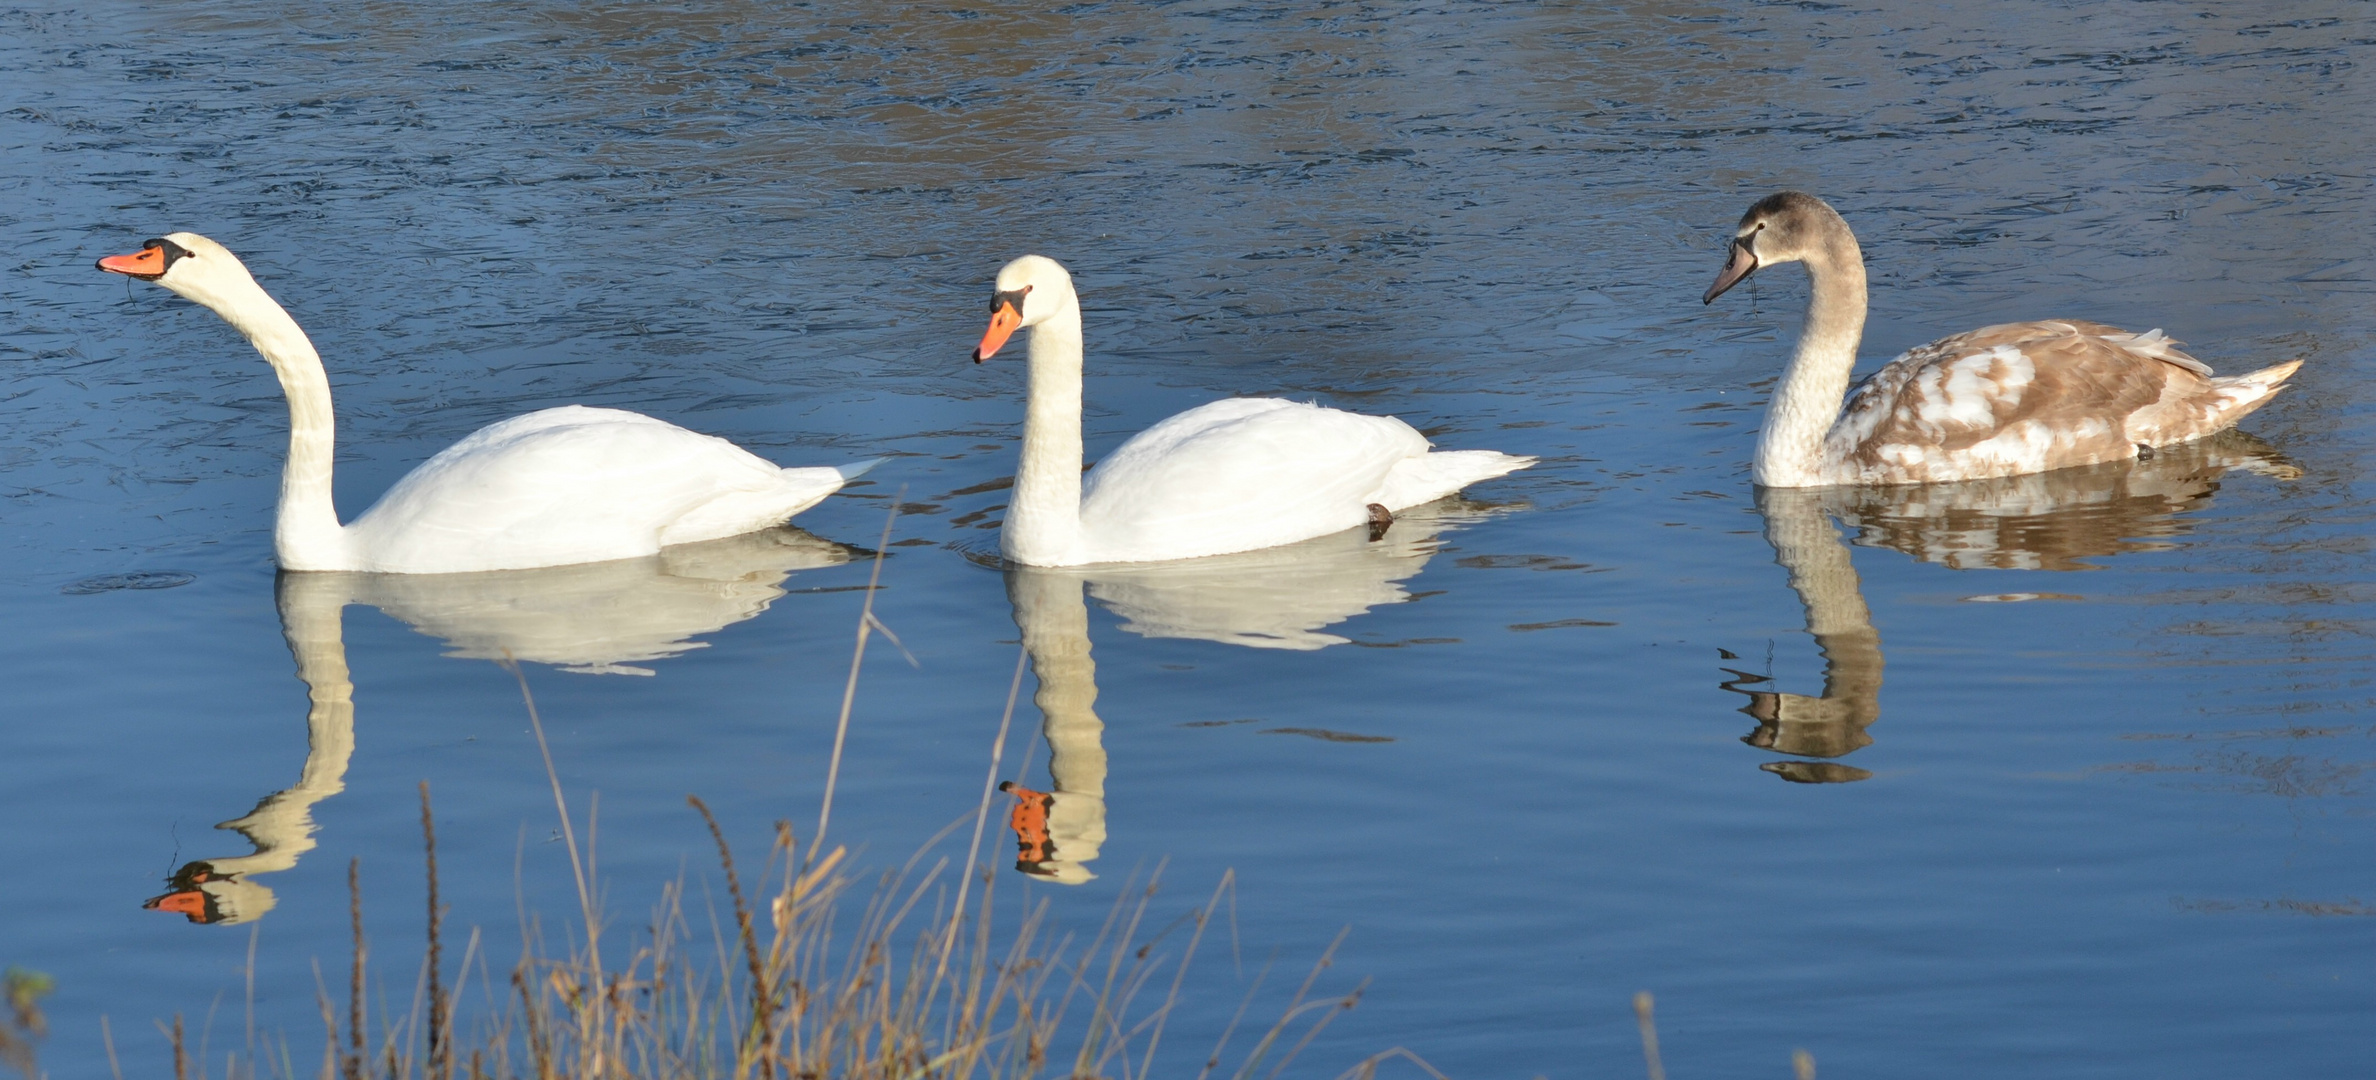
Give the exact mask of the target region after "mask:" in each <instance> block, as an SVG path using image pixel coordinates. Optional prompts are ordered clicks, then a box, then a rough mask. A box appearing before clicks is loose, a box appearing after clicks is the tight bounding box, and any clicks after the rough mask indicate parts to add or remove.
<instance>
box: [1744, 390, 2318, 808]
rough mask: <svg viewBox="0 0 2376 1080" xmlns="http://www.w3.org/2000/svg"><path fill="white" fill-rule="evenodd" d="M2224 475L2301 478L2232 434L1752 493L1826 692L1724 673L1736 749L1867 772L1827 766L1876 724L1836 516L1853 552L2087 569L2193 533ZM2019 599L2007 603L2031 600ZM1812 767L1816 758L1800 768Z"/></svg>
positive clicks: (1817, 774)
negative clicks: (1734, 716) (2089, 457)
mask: <svg viewBox="0 0 2376 1080" xmlns="http://www.w3.org/2000/svg"><path fill="white" fill-rule="evenodd" d="M2229 469H2239V470H2243V471H2246V472H2252V473H2258V474H2260V475H2263V476H2268V477H2273V478H2276V479H2280V480H2290V479H2293V478H2295V477H2297V476H2300V475H2301V470H2300V469H2299V468H2297V467H2296V466H2294V465H2293V464H2291V463H2290V462H2288V461H2286V460H2285V458H2284V457H2283V456H2282V455H2280V454H2279V453H2277V452H2276V451H2275V450H2273V449H2271V448H2270V447H2269V445H2268V444H2267V443H2264V442H2262V441H2260V440H2259V439H2256V438H2254V437H2252V436H2250V435H2246V434H2244V433H2242V432H2239V431H2226V432H2222V433H2220V434H2218V435H2215V436H2212V437H2211V438H2207V439H2201V440H2198V441H2196V442H2192V443H2186V444H2183V445H2180V446H2172V447H2164V448H2162V449H2160V450H2157V451H2155V452H2154V454H2153V456H2152V457H2150V458H2145V459H2141V460H2136V461H2120V462H2107V463H2105V464H2102V465H2090V466H2084V467H2081V468H2075V469H2061V470H2057V471H2055V472H2047V473H2031V474H2028V475H2025V476H2009V477H2003V478H1999V479H1994V480H1976V481H1969V482H1965V483H1955V484H1920V485H1907V486H1903V487H1869V488H1760V489H1758V492H1757V509H1758V512H1759V513H1760V514H1762V515H1763V516H1764V517H1765V535H1766V542H1767V543H1770V544H1772V545H1773V547H1774V561H1775V562H1777V563H1780V564H1781V565H1782V568H1783V569H1784V570H1786V571H1789V573H1790V588H1791V590H1792V591H1793V592H1796V593H1798V596H1799V602H1800V603H1801V604H1802V605H1804V606H1805V608H1806V613H1807V633H1808V634H1810V635H1812V636H1813V637H1814V638H1815V645H1816V648H1817V649H1819V650H1820V651H1821V652H1822V654H1823V694H1822V696H1820V697H1809V696H1807V695H1804V694H1791V693H1783V692H1780V691H1776V690H1757V689H1749V687H1751V686H1755V685H1757V684H1760V683H1767V682H1771V678H1770V677H1768V676H1762V675H1754V674H1750V673H1747V672H1741V671H1733V670H1731V669H1725V671H1726V674H1728V675H1730V676H1732V678H1731V679H1729V680H1727V681H1725V682H1724V683H1722V684H1721V685H1722V686H1723V688H1724V689H1726V690H1730V691H1733V692H1734V693H1738V694H1744V695H1746V696H1747V697H1748V698H1749V703H1748V704H1747V705H1745V706H1743V707H1742V708H1741V711H1742V712H1743V713H1746V714H1748V715H1749V716H1750V717H1751V718H1752V719H1754V720H1756V721H1757V729H1756V730H1754V731H1751V732H1750V733H1749V734H1748V735H1746V736H1743V737H1742V739H1741V741H1742V742H1745V743H1748V744H1749V745H1751V746H1755V747H1758V748H1760V749H1765V750H1772V751H1775V752H1777V753H1783V754H1790V755H1794V758H1795V760H1787V761H1769V762H1766V763H1765V764H1763V765H1761V766H1759V768H1762V769H1764V770H1765V771H1767V772H1770V773H1774V774H1775V775H1778V776H1780V777H1782V778H1783V779H1785V780H1790V781H1794V782H1797V783H1807V784H1826V783H1846V782H1850V781H1855V780H1863V779H1866V778H1868V777H1870V776H1872V773H1870V772H1867V771H1866V770H1864V769H1860V768H1857V767H1855V766H1853V765H1846V764H1843V763H1840V762H1838V761H1832V760H1828V759H1831V758H1838V757H1842V756H1845V755H1847V754H1849V753H1852V752H1854V751H1856V750H1858V749H1860V748H1862V747H1865V746H1868V745H1870V744H1871V743H1872V741H1873V738H1872V736H1870V735H1868V734H1866V733H1865V729H1866V728H1867V727H1869V726H1871V725H1872V723H1873V721H1875V720H1877V719H1879V718H1880V713H1881V705H1880V694H1881V668H1882V659H1881V636H1880V634H1879V633H1878V632H1877V631H1875V630H1874V629H1873V614H1872V611H1871V609H1869V608H1867V607H1866V606H1865V600H1864V592H1863V590H1862V589H1861V588H1860V587H1859V585H1858V582H1857V577H1856V568H1855V566H1854V565H1852V564H1851V563H1850V561H1849V558H1848V546H1847V545H1846V544H1843V543H1841V542H1840V535H1839V533H1838V532H1837V531H1835V530H1834V529H1833V527H1832V519H1833V518H1835V517H1836V518H1838V519H1839V520H1840V522H1841V523H1842V524H1843V525H1845V526H1846V527H1847V528H1848V530H1849V531H1850V533H1851V535H1853V536H1854V538H1855V542H1856V543H1857V544H1858V545H1859V546H1863V547H1887V548H1894V549H1896V550H1898V551H1902V552H1904V553H1906V554H1908V555H1912V556H1914V557H1915V558H1917V559H1920V560H1922V561H1924V562H1930V563H1937V564H1939V565H1941V566H1946V567H1952V568H1954V569H1958V570H1969V569H1984V568H1985V569H2004V570H2090V569H2094V568H2095V567H2094V566H2093V565H2092V564H2090V563H2089V562H2087V561H2086V560H2088V559H2090V558H2095V557H2100V556H2106V555H2118V554H2122V553H2126V552H2132V551H2160V550H2167V549H2169V548H2171V547H2174V546H2176V545H2175V540H2174V538H2176V537H2179V536H2183V535H2185V534H2186V533H2187V532H2188V531H2190V529H2191V528H2192V526H2191V524H2190V523H2189V521H2188V520H2187V518H2186V517H2185V515H2187V514H2189V513H2191V512H2193V511H2196V510H2201V509H2203V508H2205V507H2207V506H2209V505H2210V503H2211V496H2212V495H2213V493H2215V492H2217V491H2218V490H2219V480H2220V477H2221V475H2222V474H2224V473H2225V472H2227V470H2229ZM2035 595H2036V594H2029V593H2017V594H2012V596H2010V597H2007V598H2008V599H2010V598H2016V597H2017V598H2021V599H2029V598H2032V597H2033V596H2035ZM1809 758H1814V759H1819V760H1805V759H1809Z"/></svg>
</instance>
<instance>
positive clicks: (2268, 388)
mask: <svg viewBox="0 0 2376 1080" xmlns="http://www.w3.org/2000/svg"><path fill="white" fill-rule="evenodd" d="M2301 366H2302V362H2301V361H2299V360H2288V361H2286V362H2285V363H2282V364H2271V365H2269V366H2268V367H2265V368H2262V369H2260V370H2259V371H2247V372H2245V373H2244V374H2242V375H2226V376H2219V377H2216V378H2213V379H2212V380H2210V381H2211V387H2212V394H2213V406H2212V413H2213V415H2212V421H2211V430H2212V431H2216V430H2218V429H2220V428H2224V427H2227V426H2229V425H2231V424H2234V423H2235V422H2236V421H2238V420H2242V419H2244V418H2245V417H2246V416H2250V415H2251V414H2252V412H2253V410H2255V409H2258V408H2260V407H2261V406H2263V405H2266V404H2268V403H2269V399H2270V398H2273V397H2276V396H2277V391H2279V390H2282V389H2284V388H2285V380H2287V379H2290V378H2292V377H2293V373H2294V372H2295V371H2297V370H2300V368H2301Z"/></svg>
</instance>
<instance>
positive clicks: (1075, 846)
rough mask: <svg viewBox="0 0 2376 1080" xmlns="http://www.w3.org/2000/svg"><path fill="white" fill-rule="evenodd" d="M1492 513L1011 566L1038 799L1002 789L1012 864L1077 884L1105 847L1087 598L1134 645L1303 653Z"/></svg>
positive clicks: (1449, 502) (1429, 514) (1477, 509)
mask: <svg viewBox="0 0 2376 1080" xmlns="http://www.w3.org/2000/svg"><path fill="white" fill-rule="evenodd" d="M1491 512H1492V509H1491V508H1489V507H1487V506H1485V505H1483V504H1480V503H1473V502H1467V501H1464V500H1461V499H1457V498H1453V499H1444V500H1440V501H1438V502H1434V503H1430V504H1428V505H1426V506H1418V507H1413V508H1411V509H1409V510H1406V511H1404V512H1403V513H1402V515H1401V516H1399V517H1397V518H1396V519H1395V521H1394V523H1393V524H1392V525H1391V526H1389V527H1387V529H1386V530H1385V532H1384V533H1383V534H1382V535H1379V536H1378V537H1377V538H1376V539H1372V538H1371V535H1370V531H1369V530H1366V529H1349V530H1346V531H1345V532H1341V533H1335V534H1332V535H1329V536H1323V537H1319V538H1317V539H1313V540H1306V541H1304V542H1303V543H1300V544H1289V545H1287V546H1285V547H1275V548H1264V549H1262V550H1259V551H1248V552H1243V553H1240V554H1236V555H1215V556H1211V557H1208V558H1202V559H1186V560H1181V561H1178V562H1168V563H1124V564H1114V565H1109V566H1087V567H1074V568H1061V569H1059V568H1041V567H1013V568H1010V569H1009V570H1007V572H1006V575H1007V578H1006V586H1007V600H1008V601H1009V602H1010V603H1012V604H1013V605H1014V609H1015V625H1016V626H1017V627H1018V628H1020V629H1021V630H1022V631H1023V648H1024V650H1025V651H1026V652H1028V653H1029V654H1030V656H1031V670H1032V674H1033V676H1034V677H1035V678H1037V679H1038V681H1039V689H1038V690H1037V691H1035V692H1034V693H1033V694H1032V698H1031V700H1032V702H1033V703H1034V704H1036V705H1038V706H1039V710H1040V717H1041V727H1040V731H1041V734H1042V735H1043V736H1045V737H1046V739H1047V740H1048V753H1049V760H1048V773H1049V776H1050V778H1051V780H1052V781H1053V782H1052V784H1051V785H1050V790H1048V791H1034V790H1032V789H1030V788H1026V787H1022V786H1019V785H1016V784H1013V783H1007V784H1002V785H1000V790H1003V791H1007V792H1009V793H1010V794H1012V795H1014V796H1015V805H1014V807H1013V808H1012V810H1011V811H1010V813H1009V814H1008V818H1007V825H1008V828H1009V829H1011V830H1012V831H1013V832H1014V834H1015V843H1016V859H1015V868H1016V869H1017V870H1020V871H1022V872H1024V873H1026V874H1030V875H1032V876H1034V877H1039V878H1043V879H1046V880H1049V881H1055V882H1060V883H1062V884H1066V885H1078V884H1080V883H1082V882H1085V881H1088V880H1090V879H1091V878H1094V877H1096V876H1097V875H1095V874H1093V873H1090V872H1089V869H1088V866H1087V864H1088V863H1090V862H1091V861H1093V860H1095V859H1096V858H1097V855H1098V849H1099V848H1100V847H1102V846H1103V845H1104V844H1105V839H1106V830H1105V819H1106V814H1105V778H1106V755H1105V741H1104V736H1105V722H1104V721H1102V720H1099V719H1098V717H1097V709H1096V705H1097V664H1096V661H1094V660H1093V659H1091V658H1090V655H1089V606H1088V603H1087V601H1086V600H1085V599H1084V597H1083V593H1084V591H1086V594H1087V595H1088V596H1091V597H1095V598H1096V599H1097V601H1098V602H1099V603H1101V604H1103V605H1105V607H1106V608H1107V609H1108V610H1110V611H1112V612H1113V613H1114V614H1115V615H1116V616H1118V617H1119V618H1120V619H1121V620H1122V629H1124V630H1128V631H1130V632H1132V633H1134V634H1139V635H1141V636H1144V637H1155V638H1187V639H1192V640H1197V641H1216V642H1220V643H1223V644H1227V645H1239V646H1244V647H1246V648H1254V649H1294V650H1304V651H1309V650H1313V649H1324V648H1327V647H1328V646H1330V645H1341V644H1344V643H1345V642H1346V641H1347V640H1349V639H1347V638H1344V637H1340V636H1338V635H1335V634H1330V633H1326V632H1325V630H1326V628H1327V627H1330V626H1333V625H1335V624H1337V623H1340V622H1343V621H1345V620H1347V619H1350V618H1352V617H1354V616H1356V615H1359V614H1361V613H1363V612H1366V611H1368V610H1369V609H1371V608H1373V607H1378V606H1380V605H1384V604H1398V603H1401V602H1403V601H1405V600H1408V599H1410V598H1411V595H1410V593H1409V592H1408V591H1406V590H1405V589H1404V588H1403V585H1402V583H1403V582H1404V581H1405V580H1407V579H1409V578H1411V577H1412V576H1414V575H1416V574H1418V573H1419V571H1420V569H1421V568H1423V567H1425V566H1426V565H1427V560H1428V558H1429V557H1430V556H1432V555H1434V554H1435V552H1436V549H1437V548H1438V547H1440V546H1441V542H1440V541H1439V540H1438V534H1440V533H1442V532H1444V531H1445V530H1447V529H1451V528H1454V527H1457V526H1459V525H1463V524H1467V523H1470V522H1474V521H1479V520H1482V519H1483V518H1484V517H1485V516H1486V515H1487V514H1489V513H1491Z"/></svg>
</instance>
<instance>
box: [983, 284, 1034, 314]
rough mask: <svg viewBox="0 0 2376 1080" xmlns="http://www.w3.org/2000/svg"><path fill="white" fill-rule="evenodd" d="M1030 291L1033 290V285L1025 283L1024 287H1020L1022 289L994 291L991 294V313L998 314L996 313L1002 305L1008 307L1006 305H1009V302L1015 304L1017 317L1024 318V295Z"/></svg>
mask: <svg viewBox="0 0 2376 1080" xmlns="http://www.w3.org/2000/svg"><path fill="white" fill-rule="evenodd" d="M1030 291H1031V286H1029V285H1025V286H1023V287H1022V288H1020V289H1008V290H1006V291H1004V292H998V293H992V294H991V295H990V311H991V313H992V314H996V313H997V312H998V309H1000V308H1002V307H1006V306H1007V305H1009V304H1012V305H1014V308H1015V317H1016V318H1022V317H1023V296H1024V294H1026V293H1029V292H1030Z"/></svg>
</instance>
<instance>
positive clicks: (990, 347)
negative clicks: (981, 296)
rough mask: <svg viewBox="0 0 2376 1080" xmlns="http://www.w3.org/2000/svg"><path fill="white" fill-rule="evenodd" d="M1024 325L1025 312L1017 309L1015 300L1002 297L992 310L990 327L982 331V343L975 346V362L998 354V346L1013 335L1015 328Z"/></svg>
mask: <svg viewBox="0 0 2376 1080" xmlns="http://www.w3.org/2000/svg"><path fill="white" fill-rule="evenodd" d="M1021 325H1023V313H1022V312H1020V311H1017V310H1015V302H1014V301H1012V300H1005V299H1003V298H1002V299H1001V301H1000V303H999V305H998V306H997V307H996V308H993V309H991V312H990V329H988V330H985V331H983V332H982V343H981V344H979V345H976V346H974V363H977V364H979V363H981V362H982V361H984V360H988V359H990V357H992V356H993V355H996V354H997V352H998V348H999V346H1001V345H1004V344H1006V341H1007V338H1009V337H1012V336H1013V335H1014V333H1015V328H1016V327H1018V326H1021Z"/></svg>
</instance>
